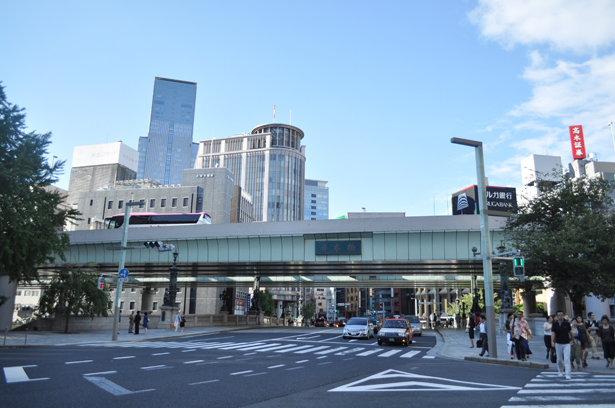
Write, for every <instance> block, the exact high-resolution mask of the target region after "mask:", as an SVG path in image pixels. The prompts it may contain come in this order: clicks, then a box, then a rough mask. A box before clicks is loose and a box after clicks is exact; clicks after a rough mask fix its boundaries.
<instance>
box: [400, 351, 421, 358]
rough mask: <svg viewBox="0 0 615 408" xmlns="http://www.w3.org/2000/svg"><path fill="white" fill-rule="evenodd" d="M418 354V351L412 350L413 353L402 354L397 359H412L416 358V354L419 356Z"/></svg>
mask: <svg viewBox="0 0 615 408" xmlns="http://www.w3.org/2000/svg"><path fill="white" fill-rule="evenodd" d="M419 353H420V351H416V350H414V351H410V352H409V353H406V354H402V355H401V356H399V357H401V358H412V357H414V356H416V355H417V354H419Z"/></svg>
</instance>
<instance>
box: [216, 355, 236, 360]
mask: <svg viewBox="0 0 615 408" xmlns="http://www.w3.org/2000/svg"><path fill="white" fill-rule="evenodd" d="M227 358H233V356H224V357H218V360H224V359H227Z"/></svg>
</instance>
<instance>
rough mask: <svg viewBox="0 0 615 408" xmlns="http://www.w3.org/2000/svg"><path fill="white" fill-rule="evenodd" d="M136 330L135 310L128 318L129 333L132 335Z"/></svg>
mask: <svg viewBox="0 0 615 408" xmlns="http://www.w3.org/2000/svg"><path fill="white" fill-rule="evenodd" d="M134 328H135V311H134V310H133V311H132V313H131V314H130V316H128V333H132V330H133V329H134Z"/></svg>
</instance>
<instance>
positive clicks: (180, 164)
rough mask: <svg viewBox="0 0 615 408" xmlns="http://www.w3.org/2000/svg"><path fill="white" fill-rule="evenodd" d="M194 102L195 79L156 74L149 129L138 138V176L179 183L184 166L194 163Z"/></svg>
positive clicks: (165, 183) (164, 182)
mask: <svg viewBox="0 0 615 408" xmlns="http://www.w3.org/2000/svg"><path fill="white" fill-rule="evenodd" d="M195 103H196V82H186V81H178V80H175V79H167V78H158V77H156V79H155V81H154V93H153V96H152V111H151V116H150V122H149V131H148V134H147V137H140V138H139V163H138V171H137V178H139V179H152V180H155V181H157V182H158V183H160V184H163V185H170V184H171V185H172V184H180V183H181V181H182V178H183V171H184V169H189V168H192V167H194V160H195V157H196V152H197V149H198V144H196V143H193V141H192V133H193V127H194V107H195Z"/></svg>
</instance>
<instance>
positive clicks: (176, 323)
mask: <svg viewBox="0 0 615 408" xmlns="http://www.w3.org/2000/svg"><path fill="white" fill-rule="evenodd" d="M181 321H182V315H181V313H179V310H178V311H177V314H176V315H175V318H174V319H173V326H175V331H177V329H179V323H181ZM182 331H183V330H182Z"/></svg>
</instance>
